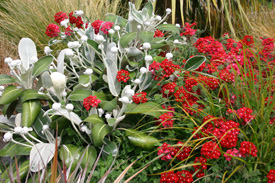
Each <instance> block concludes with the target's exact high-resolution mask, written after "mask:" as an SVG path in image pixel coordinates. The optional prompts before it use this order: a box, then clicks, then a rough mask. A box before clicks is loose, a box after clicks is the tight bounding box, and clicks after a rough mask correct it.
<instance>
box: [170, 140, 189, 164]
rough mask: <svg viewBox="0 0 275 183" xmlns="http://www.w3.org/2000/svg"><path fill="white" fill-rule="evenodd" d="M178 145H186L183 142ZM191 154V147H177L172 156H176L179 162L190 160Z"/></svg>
mask: <svg viewBox="0 0 275 183" xmlns="http://www.w3.org/2000/svg"><path fill="white" fill-rule="evenodd" d="M177 144H179V145H180V144H184V143H182V142H178V143H177ZM190 152H191V147H188V146H185V147H182V146H176V147H174V149H173V150H172V152H171V155H172V156H176V157H177V159H178V160H181V161H182V160H185V159H186V158H188V156H189V154H190Z"/></svg>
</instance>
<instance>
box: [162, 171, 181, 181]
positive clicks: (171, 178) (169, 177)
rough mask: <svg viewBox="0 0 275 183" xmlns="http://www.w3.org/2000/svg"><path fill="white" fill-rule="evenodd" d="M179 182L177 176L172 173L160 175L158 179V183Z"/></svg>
mask: <svg viewBox="0 0 275 183" xmlns="http://www.w3.org/2000/svg"><path fill="white" fill-rule="evenodd" d="M175 182H179V178H178V175H177V174H176V173H174V171H170V172H166V173H162V174H161V177H160V183H175Z"/></svg>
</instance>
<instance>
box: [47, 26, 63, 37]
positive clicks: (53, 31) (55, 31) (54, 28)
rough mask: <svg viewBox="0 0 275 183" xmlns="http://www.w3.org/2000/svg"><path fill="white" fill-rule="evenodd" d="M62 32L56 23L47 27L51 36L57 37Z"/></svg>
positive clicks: (48, 34)
mask: <svg viewBox="0 0 275 183" xmlns="http://www.w3.org/2000/svg"><path fill="white" fill-rule="evenodd" d="M59 32H60V28H59V26H58V25H56V24H49V25H48V26H47V28H46V34H47V36H49V37H57V36H58V33H59Z"/></svg>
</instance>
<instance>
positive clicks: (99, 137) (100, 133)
mask: <svg viewBox="0 0 275 183" xmlns="http://www.w3.org/2000/svg"><path fill="white" fill-rule="evenodd" d="M110 132H111V128H110V127H109V126H108V125H106V124H102V123H96V124H95V125H94V126H93V128H92V137H93V141H94V145H95V146H96V147H99V146H102V145H103V139H104V137H105V136H106V135H107V134H108V133H110Z"/></svg>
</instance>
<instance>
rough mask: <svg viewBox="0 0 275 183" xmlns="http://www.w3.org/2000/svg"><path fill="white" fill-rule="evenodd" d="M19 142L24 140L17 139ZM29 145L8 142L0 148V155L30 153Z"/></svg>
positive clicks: (12, 155)
mask: <svg viewBox="0 0 275 183" xmlns="http://www.w3.org/2000/svg"><path fill="white" fill-rule="evenodd" d="M17 141H19V142H24V141H23V140H17ZM30 152H31V147H26V146H22V145H18V144H15V143H13V142H9V143H8V144H7V145H5V146H4V147H3V148H2V149H1V150H0V156H5V157H7V156H10V157H11V158H13V157H14V156H16V155H30Z"/></svg>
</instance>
